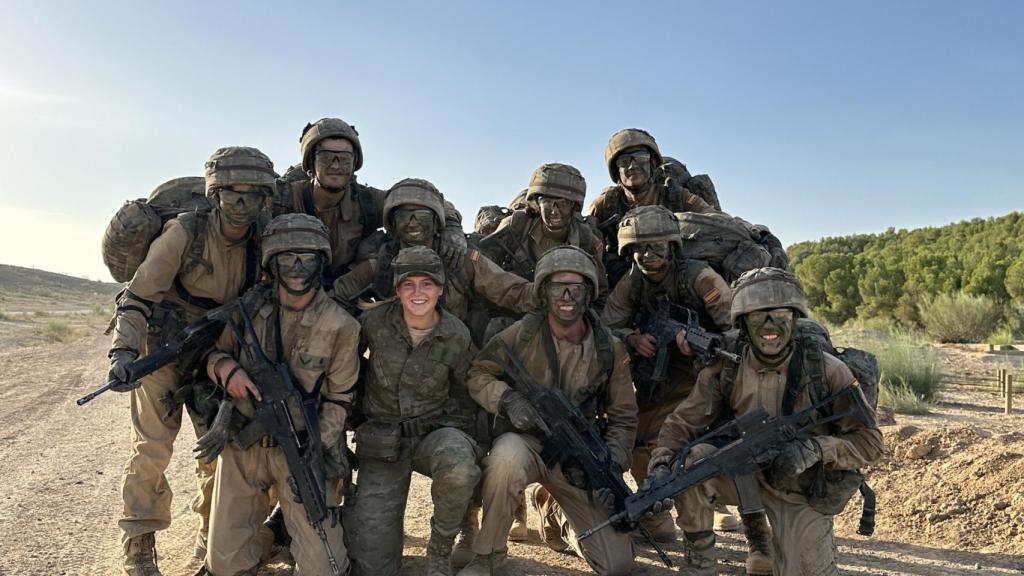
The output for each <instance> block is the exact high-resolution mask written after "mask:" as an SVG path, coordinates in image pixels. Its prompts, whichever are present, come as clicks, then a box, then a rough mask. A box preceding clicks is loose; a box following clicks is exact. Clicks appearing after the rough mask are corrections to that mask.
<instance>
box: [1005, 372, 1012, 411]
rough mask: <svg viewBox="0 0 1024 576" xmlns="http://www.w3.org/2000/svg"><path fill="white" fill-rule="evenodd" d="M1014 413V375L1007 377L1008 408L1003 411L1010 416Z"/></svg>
mask: <svg viewBox="0 0 1024 576" xmlns="http://www.w3.org/2000/svg"><path fill="white" fill-rule="evenodd" d="M1012 411H1013V374H1007V375H1006V408H1005V409H1004V410H1003V413H1004V414H1009V413H1011V412H1012Z"/></svg>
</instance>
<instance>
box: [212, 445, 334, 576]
mask: <svg viewBox="0 0 1024 576" xmlns="http://www.w3.org/2000/svg"><path fill="white" fill-rule="evenodd" d="M288 476H289V473H288V462H287V461H286V460H285V457H284V452H283V451H282V450H281V448H278V447H274V448H266V447H263V446H261V445H259V444H256V445H253V446H251V447H250V448H249V449H248V450H242V449H240V448H238V447H237V446H236V445H235V444H233V443H232V444H228V445H227V447H226V448H225V449H224V452H223V453H221V455H220V457H219V458H218V459H217V479H216V482H215V483H214V489H213V517H212V522H211V523H210V548H209V551H208V552H207V553H206V570H207V571H208V572H209V573H210V574H211V575H212V576H235V575H236V574H241V573H244V572H246V571H247V570H252V569H253V568H255V567H256V566H257V564H258V563H259V561H260V557H261V555H262V554H263V553H264V546H265V544H266V542H265V538H264V537H263V534H264V533H265V531H264V530H262V529H261V528H262V526H263V520H264V519H266V517H267V514H268V513H269V512H270V506H271V500H270V494H269V491H270V489H271V487H273V488H275V491H276V492H277V494H278V496H279V497H280V504H281V510H282V512H284V523H285V526H286V527H287V528H288V534H289V535H291V538H292V544H291V552H292V557H293V558H295V574H296V576H299V575H306V576H329V575H330V574H331V565H330V562H329V561H328V560H327V553H326V551H325V549H324V545H323V542H322V541H321V540H320V537H319V536H318V535H317V531H316V529H315V528H313V526H311V525H310V523H309V522H308V521H307V520H306V511H305V510H304V509H303V507H302V504H299V503H298V502H295V495H294V493H293V492H292V489H291V487H290V486H289V485H288ZM334 496H335V491H334V490H328V491H327V504H328V505H329V506H334V505H335V504H336V503H337V502H336V501H335V498H334ZM323 527H324V531H325V532H326V533H327V540H328V541H329V542H330V544H331V551H332V552H333V553H334V560H335V561H336V562H337V563H338V568H339V569H340V570H341V573H342V574H347V573H348V570H349V562H348V555H347V553H346V550H345V543H344V535H343V533H342V528H341V524H340V523H339V524H338V525H336V526H333V527H332V526H331V520H330V519H326V520H325V521H324V522H323Z"/></svg>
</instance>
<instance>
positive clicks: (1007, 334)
mask: <svg viewBox="0 0 1024 576" xmlns="http://www.w3.org/2000/svg"><path fill="white" fill-rule="evenodd" d="M987 342H988V343H989V344H992V345H993V346H1004V345H1007V344H1013V330H1011V329H1010V327H1009V326H1007V325H1006V324H1003V325H1002V326H1001V327H1000V328H999V330H996V331H995V332H993V333H992V334H990V335H989V337H988V340H987Z"/></svg>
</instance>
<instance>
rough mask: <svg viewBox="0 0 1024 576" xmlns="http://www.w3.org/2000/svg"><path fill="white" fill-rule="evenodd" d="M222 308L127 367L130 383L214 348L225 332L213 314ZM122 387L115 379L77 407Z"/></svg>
mask: <svg viewBox="0 0 1024 576" xmlns="http://www.w3.org/2000/svg"><path fill="white" fill-rule="evenodd" d="M221 308H223V306H222V307H221ZM221 308H215V309H214V310H211V311H210V312H208V313H206V314H205V315H204V316H203V317H202V318H200V319H198V320H196V321H195V322H193V323H191V324H189V325H188V326H186V327H185V328H184V329H183V330H182V331H181V332H178V333H177V334H175V335H174V337H173V338H171V340H170V342H167V343H166V344H164V345H163V346H161V347H160V348H158V349H157V350H156V351H155V352H152V353H150V354H147V355H145V356H143V357H142V358H139V359H137V360H135V361H133V362H131V363H130V364H128V365H127V366H125V371H127V372H128V379H127V382H134V381H136V380H139V379H141V378H145V377H146V376H149V375H150V374H152V373H153V372H156V371H157V370H159V369H161V368H163V367H164V366H166V365H168V364H170V363H171V362H174V361H176V360H178V359H179V358H181V357H183V356H186V355H189V354H194V353H202V352H204V351H206V350H208V349H210V348H212V347H213V345H214V344H215V343H216V342H217V337H218V336H220V333H221V331H222V330H223V329H224V323H223V322H221V321H220V320H214V319H213V314H214V313H216V312H217V311H218V310H220V309H221ZM119 383H120V381H118V380H117V379H116V378H114V379H111V380H110V381H108V382H107V383H106V384H104V385H103V386H100V387H99V388H97V389H95V390H93V391H92V392H89V393H88V394H86V395H85V396H82V397H81V398H79V399H78V400H77V401H76V403H77V404H78V405H79V406H81V405H83V404H85V403H86V402H90V401H91V400H93V399H94V398H96V397H97V396H99V395H100V394H103V393H104V392H106V391H107V390H110V389H111V388H113V387H114V386H116V385H117V384H119Z"/></svg>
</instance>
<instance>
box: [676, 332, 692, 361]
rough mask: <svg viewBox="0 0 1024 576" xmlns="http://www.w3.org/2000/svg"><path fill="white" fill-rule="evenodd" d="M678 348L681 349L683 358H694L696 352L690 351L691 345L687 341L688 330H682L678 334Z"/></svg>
mask: <svg viewBox="0 0 1024 576" xmlns="http://www.w3.org/2000/svg"><path fill="white" fill-rule="evenodd" d="M676 346H677V347H678V348H679V352H680V353H682V355H683V356H693V355H694V352H693V350H691V349H690V343H689V342H687V341H686V330H680V331H679V332H678V333H676Z"/></svg>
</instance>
